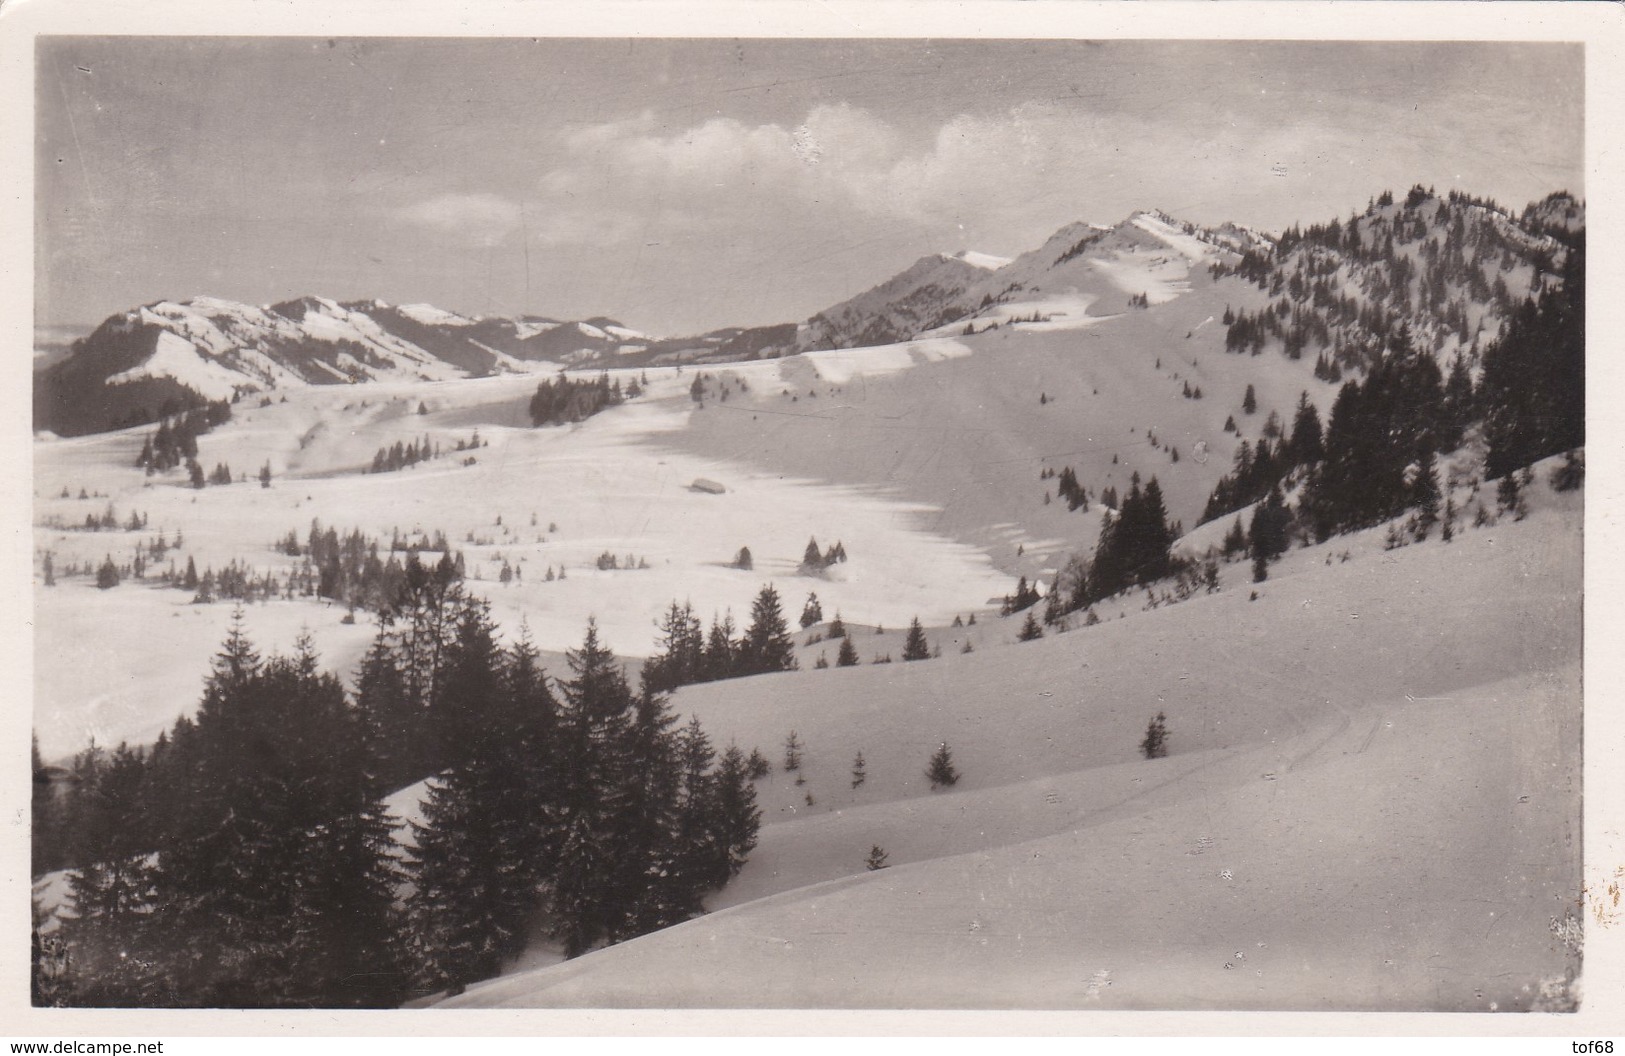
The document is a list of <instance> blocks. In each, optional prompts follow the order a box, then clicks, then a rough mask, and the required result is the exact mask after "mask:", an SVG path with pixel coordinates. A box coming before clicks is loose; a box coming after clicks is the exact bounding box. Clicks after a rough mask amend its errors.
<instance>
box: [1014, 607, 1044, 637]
mask: <svg viewBox="0 0 1625 1056" xmlns="http://www.w3.org/2000/svg"><path fill="white" fill-rule="evenodd" d="M1042 637H1044V628H1042V627H1040V626H1039V625H1038V618H1037V617H1036V616H1034V615H1033V613H1032V611H1031V610H1028V612H1027V622H1026V623H1023V624H1022V625H1021V632H1020V633H1019V634H1017V635H1016V638H1017V640H1019V641H1023V642H1030V641H1033V640H1035V639H1038V638H1042Z"/></svg>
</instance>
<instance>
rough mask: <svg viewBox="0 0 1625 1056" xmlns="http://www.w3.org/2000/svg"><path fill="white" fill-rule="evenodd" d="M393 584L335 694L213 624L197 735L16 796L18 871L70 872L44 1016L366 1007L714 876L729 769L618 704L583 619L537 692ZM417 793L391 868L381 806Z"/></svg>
mask: <svg viewBox="0 0 1625 1056" xmlns="http://www.w3.org/2000/svg"><path fill="white" fill-rule="evenodd" d="M409 567H410V569H411V574H410V580H409V584H408V587H407V589H406V590H405V591H404V592H403V594H402V596H401V597H400V598H398V599H397V602H396V604H395V605H394V606H392V608H391V612H390V616H389V617H388V618H387V619H385V620H384V621H382V623H381V626H380V630H379V633H378V636H377V639H376V640H375V642H374V645H373V647H372V649H371V650H370V651H369V653H368V654H367V657H366V659H365V661H364V662H363V665H362V669H361V671H360V674H359V676H358V680H357V686H356V690H355V693H354V694H353V695H351V694H347V693H346V692H345V690H344V687H343V686H342V685H341V684H340V682H339V681H338V679H337V678H336V677H334V676H333V675H332V674H329V673H326V672H323V671H321V670H320V668H319V663H318V659H317V657H316V655H315V652H314V649H313V648H312V646H311V644H310V642H309V640H308V638H306V639H303V640H302V641H301V643H300V645H299V647H298V649H297V650H296V652H295V654H294V655H293V656H291V657H281V656H271V657H269V658H262V657H260V656H259V655H258V653H257V652H256V650H255V649H254V647H253V645H252V644H251V643H250V642H249V641H248V639H247V636H246V635H245V634H244V633H243V631H242V629H241V625H240V623H235V624H234V626H233V628H232V631H231V633H230V634H229V635H228V636H227V638H226V641H225V643H224V645H223V647H222V649H221V652H220V654H219V655H218V656H217V657H216V659H215V661H214V664H213V667H212V670H211V672H210V675H209V677H208V680H207V682H206V686H205V690H204V694H203V699H202V702H201V704H200V706H199V708H198V711H197V716H196V718H195V719H194V718H187V717H183V718H181V719H179V720H177V722H176V724H175V726H174V727H173V728H172V729H171V730H170V731H168V732H167V733H166V734H165V735H163V736H161V737H160V738H159V740H158V742H157V743H156V744H155V745H153V746H152V747H151V748H150V749H147V750H144V751H143V750H136V749H132V748H130V747H128V746H126V745H120V746H119V747H118V748H117V749H115V750H114V751H113V752H112V753H104V752H101V751H100V750H97V749H94V748H92V749H87V751H86V752H83V753H81V754H80V756H79V758H78V759H77V760H76V761H75V766H74V771H75V773H76V776H77V777H78V781H77V782H76V783H74V784H73V786H72V787H73V788H74V791H73V792H72V793H71V794H69V795H68V796H67V797H64V798H63V799H62V800H60V801H58V800H54V799H53V798H52V797H50V796H36V804H35V811H36V814H35V833H36V843H35V853H36V868H47V867H60V866H63V865H72V866H74V867H75V874H74V878H73V880H72V890H73V901H74V906H75V912H76V914H77V916H76V918H72V919H68V920H66V921H64V923H63V925H62V926H63V929H64V930H65V933H66V937H67V948H68V950H69V954H70V960H69V962H68V970H67V971H66V972H64V973H59V974H57V975H55V976H54V977H53V978H51V979H49V980H48V981H47V982H48V985H46V986H44V987H43V989H45V990H46V991H48V993H47V994H46V1000H47V1002H48V1003H60V1004H74V1005H86V1006H143V1007H152V1006H173V1007H248V1006H266V1007H301V1006H304V1007H388V1006H393V1005H396V1004H399V1003H400V1002H401V1001H402V1000H404V999H406V998H407V997H409V996H411V995H412V994H414V993H423V992H433V991H438V990H442V989H450V990H453V991H456V990H459V989H461V988H462V987H465V986H467V985H468V984H469V983H471V982H474V981H477V980H479V979H482V978H486V977H489V976H491V975H493V974H495V973H496V972H497V971H499V970H500V968H501V966H502V964H503V963H504V962H505V961H506V960H507V959H509V958H511V957H512V956H514V955H516V954H517V953H519V952H520V951H521V950H522V949H523V947H524V945H525V943H526V941H527V939H528V936H529V930H528V929H529V927H530V924H531V922H533V921H537V920H540V921H541V926H542V927H544V928H545V929H546V931H547V932H548V934H550V935H551V936H553V937H554V938H555V939H556V940H557V941H559V942H560V943H561V945H562V946H563V948H564V950H565V953H566V954H567V955H568V956H576V955H579V954H581V953H584V952H586V951H588V950H590V949H593V948H595V947H597V946H601V945H604V944H608V943H613V942H619V941H622V940H624V939H627V938H631V937H633V936H636V935H639V934H643V933H645V932H647V931H650V930H653V929H655V928H659V927H664V926H667V925H670V924H673V923H677V922H680V921H682V920H685V919H688V918H689V917H691V916H694V915H695V914H697V913H699V912H700V911H701V908H702V905H701V900H702V898H703V897H704V895H705V894H706V893H707V892H708V891H711V890H714V889H716V888H718V887H720V886H722V885H723V884H724V883H726V882H727V880H728V879H729V878H730V877H732V876H733V875H735V874H736V873H737V872H738V870H739V869H740V867H741V866H742V865H743V864H744V862H745V860H746V856H747V855H748V854H749V852H750V850H751V849H752V848H753V847H754V845H755V839H756V831H757V827H758V825H759V821H760V812H759V811H758V810H757V808H756V806H755V792H754V789H753V787H752V786H751V784H750V778H749V774H748V767H747V764H746V759H745V756H744V755H743V753H741V752H740V750H739V749H738V748H737V747H729V748H728V749H727V750H725V751H723V752H722V753H721V754H720V757H719V755H718V753H717V752H716V750H715V749H714V748H713V747H712V745H711V744H710V742H709V740H708V738H707V736H706V734H705V732H704V730H703V729H701V728H700V726H699V724H698V723H697V722H696V721H692V720H691V721H690V722H689V723H687V724H686V725H682V726H679V725H678V719H677V716H675V715H674V714H673V713H672V712H671V710H670V707H669V704H668V702H667V700H666V698H665V696H664V695H663V694H661V693H659V692H657V691H654V690H652V689H651V688H649V687H648V686H647V685H645V686H644V687H643V689H642V690H641V691H637V690H634V689H633V688H632V687H631V685H630V684H629V683H628V681H627V678H626V675H625V673H624V671H623V669H622V665H621V663H620V661H619V660H618V659H617V658H616V657H615V655H614V654H613V653H612V652H611V651H610V650H609V649H608V648H606V647H605V646H603V645H602V643H601V642H600V641H599V640H598V636H597V631H596V628H595V627H594V626H593V625H592V624H591V623H590V622H589V624H588V627H587V632H586V635H585V638H584V640H583V643H582V645H581V647H580V648H579V649H574V650H571V651H569V652H568V653H567V662H568V666H569V674H568V676H567V677H564V678H559V679H550V678H549V677H548V676H547V675H546V674H545V673H544V672H543V670H542V669H541V667H540V665H539V663H538V661H537V654H536V651H535V649H534V647H532V646H531V644H530V642H529V639H528V636H525V635H521V636H520V638H519V639H518V640H517V641H515V642H513V643H511V644H509V645H507V646H503V645H501V644H500V643H499V642H498V641H497V638H496V633H495V629H494V627H493V625H492V622H491V620H490V616H489V611H488V607H487V605H486V603H485V602H483V601H481V600H479V599H476V598H472V597H470V596H468V595H467V594H465V593H464V592H463V590H462V588H461V586H460V584H458V583H457V582H456V581H454V580H451V579H449V578H447V577H445V576H444V575H443V574H438V573H436V572H435V571H434V570H432V569H427V568H425V567H424V566H422V565H421V564H417V563H416V562H415V561H414V562H412V563H411V564H410V566H409ZM36 761H37V760H36ZM425 777H427V778H429V779H430V780H429V782H428V786H427V788H428V791H427V797H426V799H425V801H424V805H423V818H422V820H421V821H414V822H413V823H412V824H411V826H410V833H411V835H410V837H409V838H408V840H407V841H406V843H407V847H406V849H405V852H404V856H401V857H398V856H397V853H396V852H395V851H394V850H393V841H392V836H391V827H392V821H393V819H391V818H390V817H389V816H388V814H387V812H386V808H385V805H384V798H383V797H384V795H385V794H386V793H387V792H389V791H391V790H393V789H395V788H399V787H402V786H403V785H405V784H409V783H411V782H413V781H417V780H420V779H423V778H425Z"/></svg>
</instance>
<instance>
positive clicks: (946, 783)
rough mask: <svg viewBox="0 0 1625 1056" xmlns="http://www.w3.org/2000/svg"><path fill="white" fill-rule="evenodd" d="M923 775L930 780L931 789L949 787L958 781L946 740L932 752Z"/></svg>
mask: <svg viewBox="0 0 1625 1056" xmlns="http://www.w3.org/2000/svg"><path fill="white" fill-rule="evenodd" d="M925 776H926V777H927V778H928V779H929V780H930V782H931V787H932V788H933V789H936V788H946V787H951V786H953V785H954V784H956V783H957V782H958V781H959V771H958V770H955V769H954V757H953V753H952V752H950V751H949V750H948V742H947V741H943V742H942V743H941V744H939V745H938V746H937V750H936V751H935V752H933V753H932V755H931V763H930V765H929V766H927V767H926V771H925Z"/></svg>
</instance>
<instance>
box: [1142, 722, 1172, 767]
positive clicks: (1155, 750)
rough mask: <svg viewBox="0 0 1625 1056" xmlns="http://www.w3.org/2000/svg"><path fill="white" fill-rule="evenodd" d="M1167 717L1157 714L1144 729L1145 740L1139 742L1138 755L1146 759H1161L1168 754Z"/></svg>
mask: <svg viewBox="0 0 1625 1056" xmlns="http://www.w3.org/2000/svg"><path fill="white" fill-rule="evenodd" d="M1167 724H1168V717H1167V716H1166V715H1164V714H1163V713H1162V712H1160V711H1159V712H1157V717H1156V718H1154V719H1152V720H1151V723H1150V725H1148V726H1147V727H1146V728H1145V740H1143V741H1141V742H1140V754H1142V755H1144V756H1145V757H1146V758H1147V759H1161V758H1163V757H1165V756H1166V755H1167V754H1168V725H1167Z"/></svg>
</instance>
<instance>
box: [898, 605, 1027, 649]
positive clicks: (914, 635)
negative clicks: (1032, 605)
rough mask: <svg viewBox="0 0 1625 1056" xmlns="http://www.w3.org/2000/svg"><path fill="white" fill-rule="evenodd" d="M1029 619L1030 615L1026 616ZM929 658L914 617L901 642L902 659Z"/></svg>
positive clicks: (920, 630) (916, 619)
mask: <svg viewBox="0 0 1625 1056" xmlns="http://www.w3.org/2000/svg"><path fill="white" fill-rule="evenodd" d="M1028 618H1029V619H1031V616H1030V615H1029V617H1028ZM930 658H931V645H930V643H929V642H927V641H926V640H925V630H924V629H923V628H922V627H921V626H920V618H919V617H918V616H916V617H914V620H913V622H911V623H910V624H909V625H908V637H907V638H906V639H905V640H904V642H903V659H904V660H929V659H930Z"/></svg>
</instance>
